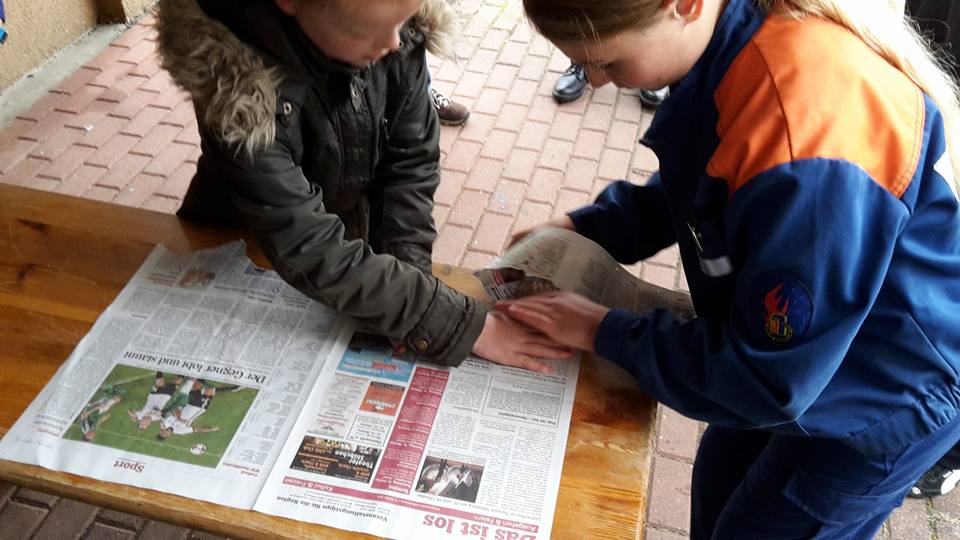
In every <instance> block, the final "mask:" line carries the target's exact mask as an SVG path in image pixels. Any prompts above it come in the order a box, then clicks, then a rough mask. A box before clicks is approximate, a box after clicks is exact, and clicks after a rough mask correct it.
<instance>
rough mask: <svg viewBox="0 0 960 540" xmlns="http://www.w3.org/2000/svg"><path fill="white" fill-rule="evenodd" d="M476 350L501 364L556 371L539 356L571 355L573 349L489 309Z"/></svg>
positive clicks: (475, 351)
mask: <svg viewBox="0 0 960 540" xmlns="http://www.w3.org/2000/svg"><path fill="white" fill-rule="evenodd" d="M473 353H474V354H476V355H477V356H480V357H483V358H486V359H487V360H490V361H491V362H495V363H497V364H503V365H505V366H513V367H520V368H524V369H529V370H531V371H539V372H540V373H553V368H552V367H551V366H549V365H548V364H545V363H543V362H541V361H539V360H537V358H550V359H559V358H569V357H570V356H571V355H572V354H573V351H571V350H570V349H569V348H567V347H564V346H562V345H560V344H559V343H557V342H556V341H554V340H552V339H550V338H548V337H547V336H545V335H543V334H541V333H540V332H537V331H535V330H533V329H532V328H529V327H527V326H524V325H522V324H520V323H518V322H517V321H514V320H513V319H511V318H510V317H507V316H506V315H504V314H503V313H497V312H495V311H494V312H490V313H487V319H486V321H485V322H484V324H483V330H482V331H481V332H480V337H478V338H477V342H476V343H474V345H473Z"/></svg>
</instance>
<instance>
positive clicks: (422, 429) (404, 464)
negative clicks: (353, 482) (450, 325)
mask: <svg viewBox="0 0 960 540" xmlns="http://www.w3.org/2000/svg"><path fill="white" fill-rule="evenodd" d="M449 378H450V374H449V373H448V372H446V371H441V370H438V369H431V368H425V367H423V366H418V367H417V370H416V372H414V374H413V380H412V381H411V382H410V389H409V390H408V391H407V397H406V399H404V400H403V405H402V406H401V407H400V415H399V416H398V417H397V425H396V427H394V428H393V433H392V434H390V442H388V443H387V449H386V450H385V451H384V453H383V459H382V460H381V462H380V469H379V470H378V471H377V476H376V478H374V480H373V487H374V488H377V489H386V490H390V491H396V492H398V493H410V489H411V488H412V487H413V482H414V480H416V477H417V468H418V467H419V465H420V459H421V458H422V457H423V450H424V448H425V447H426V445H427V437H429V436H430V431H431V430H432V429H433V420H434V418H435V417H436V415H437V409H438V408H439V407H440V400H441V398H442V397H443V390H444V388H446V385H447V379H449Z"/></svg>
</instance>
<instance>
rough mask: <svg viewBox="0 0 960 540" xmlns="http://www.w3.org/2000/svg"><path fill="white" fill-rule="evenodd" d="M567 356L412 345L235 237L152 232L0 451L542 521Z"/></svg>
mask: <svg viewBox="0 0 960 540" xmlns="http://www.w3.org/2000/svg"><path fill="white" fill-rule="evenodd" d="M579 365H580V364H579V358H576V359H574V360H570V361H562V362H554V367H555V369H556V371H555V373H554V374H552V375H545V374H539V373H533V372H529V371H525V370H520V369H515V368H509V367H504V366H499V365H495V364H491V363H490V362H487V361H485V360H480V359H477V358H470V359H468V360H466V361H465V362H464V363H463V364H462V365H461V366H460V367H458V368H446V367H441V366H437V365H433V364H429V363H425V362H419V361H416V359H415V358H412V357H410V356H408V355H401V354H397V353H395V352H394V351H393V349H392V347H391V346H390V345H389V343H387V342H384V341H382V340H381V339H379V338H377V337H374V336H368V335H364V334H360V333H355V332H354V330H353V326H352V323H351V322H349V321H348V320H346V319H345V318H343V317H339V316H337V315H336V314H335V313H334V312H333V311H331V310H329V309H327V308H325V307H323V306H322V305H320V304H318V303H316V302H314V301H312V300H311V299H309V298H307V297H306V296H304V295H303V294H301V293H300V292H298V291H296V290H295V289H293V288H291V287H290V286H288V285H287V284H286V283H285V282H284V281H283V280H282V279H280V278H279V276H278V275H277V274H275V273H274V272H272V271H268V270H264V269H261V268H258V267H256V266H255V265H254V264H253V263H252V262H251V261H250V260H249V259H248V258H247V257H246V255H245V245H244V244H243V243H242V242H234V243H231V244H227V245H224V246H221V247H219V248H215V249H211V250H205V251H198V252H195V253H193V254H190V255H187V256H178V255H176V254H174V253H172V252H170V251H168V250H167V249H165V248H164V247H162V246H158V247H157V248H155V249H154V251H153V252H152V253H151V254H150V256H149V257H148V258H147V260H146V261H145V262H144V264H143V265H142V266H141V267H140V269H139V270H138V271H137V273H136V274H135V275H134V276H133V278H132V279H131V280H130V282H129V283H128V284H127V285H126V286H125V287H124V289H123V290H122V291H121V293H120V294H119V295H118V297H117V298H116V300H115V301H114V302H113V303H112V304H111V305H110V306H109V307H108V308H107V310H106V311H105V312H104V313H103V314H102V315H101V316H100V318H99V319H98V320H97V321H96V323H95V324H94V326H93V328H92V329H91V330H90V332H89V333H88V334H87V335H86V336H85V337H84V338H83V339H82V340H81V341H80V343H79V344H78V345H77V347H76V349H75V350H74V351H73V352H72V353H71V355H70V356H69V358H68V359H67V360H66V361H65V362H64V364H63V365H62V366H61V368H60V369H59V370H58V372H57V373H56V374H55V375H54V377H53V379H52V380H51V381H50V382H49V384H47V386H46V387H45V388H44V389H43V390H42V391H41V393H40V394H39V395H38V396H37V398H36V399H35V400H34V401H33V403H32V404H31V405H30V406H29V407H28V409H27V410H26V412H25V413H24V414H23V415H22V416H21V417H20V419H19V420H18V421H17V423H16V424H15V425H14V426H13V428H11V430H10V431H9V432H8V433H7V434H6V436H5V437H4V438H3V439H2V441H0V458H3V459H9V460H14V461H19V462H23V463H28V464H34V465H39V466H42V467H46V468H50V469H54V470H59V471H67V472H71V473H75V474H80V475H84V476H90V477H94V478H97V479H101V480H107V481H112V482H119V483H123V484H130V485H134V486H139V487H144V488H151V489H156V490H160V491H164V492H168V493H173V494H177V495H182V496H186V497H191V498H195V499H202V500H206V501H212V502H215V503H219V504H224V505H228V506H232V507H237V508H245V509H255V510H258V511H261V512H265V513H268V514H274V515H281V516H287V517H291V518H294V519H298V520H303V521H310V522H314V523H320V524H325V525H330V526H334V527H339V528H343V529H349V530H354V531H361V532H366V533H371V534H377V535H382V536H387V537H392V538H416V539H425V538H450V537H461V536H475V537H479V538H490V539H501V540H502V539H513V540H519V539H524V540H532V539H535V538H548V537H549V535H550V528H551V525H552V521H553V513H554V507H555V504H556V497H557V491H558V489H559V482H560V473H561V469H562V464H563V455H564V450H565V447H566V440H567V434H568V430H569V426H570V418H571V412H572V406H573V399H574V394H575V391H576V381H577V376H578V373H579Z"/></svg>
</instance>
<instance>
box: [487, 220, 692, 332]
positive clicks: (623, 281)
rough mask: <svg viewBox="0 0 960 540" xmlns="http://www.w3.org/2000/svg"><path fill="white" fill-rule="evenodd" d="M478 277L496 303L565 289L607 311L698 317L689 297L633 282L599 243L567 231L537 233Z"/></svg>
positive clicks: (496, 260)
mask: <svg viewBox="0 0 960 540" xmlns="http://www.w3.org/2000/svg"><path fill="white" fill-rule="evenodd" d="M475 275H476V276H477V277H478V278H479V279H480V282H481V283H482V284H483V288H484V289H486V291H487V294H489V295H490V297H491V298H492V299H493V300H494V301H497V302H499V301H502V300H508V299H510V298H519V297H521V296H527V295H530V294H536V293H539V292H544V291H556V290H566V291H573V292H576V293H578V294H581V295H583V296H585V297H587V298H589V299H590V300H592V301H594V302H596V303H598V304H601V305H603V306H606V307H608V308H623V309H627V310H630V311H633V312H637V313H642V312H644V311H648V310H651V309H667V310H670V311H673V312H674V313H676V314H677V315H678V316H680V317H682V318H684V319H692V318H694V317H695V316H696V313H695V311H694V309H693V303H692V302H691V300H690V295H688V294H686V293H683V292H679V291H672V290H670V289H665V288H663V287H658V286H657V285H653V284H652V283H648V282H646V281H643V280H641V279H639V278H636V277H634V276H633V275H631V274H630V272H628V271H627V270H626V269H625V268H624V267H623V266H622V265H621V264H620V263H618V262H617V261H616V260H614V258H613V257H612V256H610V254H609V253H607V252H606V251H605V250H604V249H603V248H602V247H600V246H599V245H598V244H597V243H595V242H593V241H592V240H590V239H588V238H585V237H583V236H580V235H579V234H577V233H575V232H573V231H569V230H567V229H561V228H547V229H540V230H538V231H535V232H533V233H531V234H529V235H527V236H526V237H524V238H523V239H522V240H520V241H519V242H517V243H516V244H515V245H514V246H512V247H511V248H510V249H509V250H508V251H507V252H506V253H504V254H503V255H502V256H501V257H499V258H497V259H494V260H493V261H491V262H490V264H488V265H487V267H486V268H483V269H481V270H478V271H476V272H475Z"/></svg>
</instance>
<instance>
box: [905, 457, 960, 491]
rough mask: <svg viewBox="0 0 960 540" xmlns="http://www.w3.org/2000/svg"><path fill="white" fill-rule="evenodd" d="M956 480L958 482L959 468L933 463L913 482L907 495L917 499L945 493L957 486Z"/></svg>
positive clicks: (959, 479)
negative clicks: (949, 467)
mask: <svg viewBox="0 0 960 540" xmlns="http://www.w3.org/2000/svg"><path fill="white" fill-rule="evenodd" d="M958 482H960V469H948V468H947V467H944V466H943V465H939V464H934V466H933V467H930V468H929V469H927V472H925V473H923V474H922V475H921V476H920V479H919V480H917V481H916V483H915V484H913V487H911V488H910V492H909V493H907V496H908V497H912V498H914V499H919V498H922V497H937V496H939V495H946V494H947V493H950V492H951V491H953V488H955V487H957V483H958Z"/></svg>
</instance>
